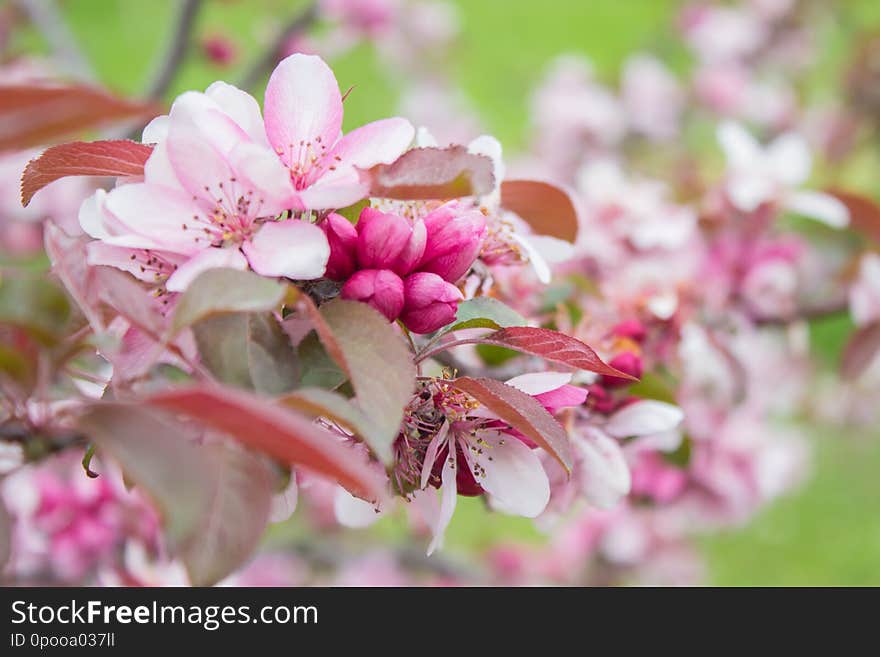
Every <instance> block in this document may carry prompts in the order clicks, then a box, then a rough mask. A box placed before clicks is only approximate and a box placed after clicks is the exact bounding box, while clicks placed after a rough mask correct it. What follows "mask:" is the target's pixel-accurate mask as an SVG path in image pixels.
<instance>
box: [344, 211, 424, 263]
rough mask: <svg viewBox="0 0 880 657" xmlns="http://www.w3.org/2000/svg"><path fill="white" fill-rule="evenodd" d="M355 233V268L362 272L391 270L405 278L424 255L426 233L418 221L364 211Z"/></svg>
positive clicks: (384, 213)
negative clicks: (367, 270) (356, 239)
mask: <svg viewBox="0 0 880 657" xmlns="http://www.w3.org/2000/svg"><path fill="white" fill-rule="evenodd" d="M357 233H358V241H357V258H358V264H359V265H360V266H361V267H362V268H364V269H390V270H391V271H393V272H395V273H396V274H398V275H399V276H406V275H407V274H409V273H410V272H411V271H412V270H413V269H415V268H416V265H418V264H419V262H420V261H421V259H422V255H423V254H424V253H425V242H426V239H427V231H426V230H425V225H424V223H423V222H422V221H421V220H420V219H419V220H417V221H415V222H413V221H410V220H409V219H406V218H404V217H399V216H397V215H396V214H389V213H386V212H380V211H379V210H376V209H374V208H364V209H363V210H362V211H361V215H360V218H359V219H358V224H357Z"/></svg>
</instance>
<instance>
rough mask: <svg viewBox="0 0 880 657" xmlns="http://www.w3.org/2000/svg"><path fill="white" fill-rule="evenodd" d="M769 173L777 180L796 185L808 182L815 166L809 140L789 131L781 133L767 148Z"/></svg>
mask: <svg viewBox="0 0 880 657" xmlns="http://www.w3.org/2000/svg"><path fill="white" fill-rule="evenodd" d="M765 155H766V158H767V166H768V168H769V171H768V173H769V174H770V175H772V176H773V177H774V178H775V179H776V180H779V181H781V182H783V183H785V184H786V185H789V186H791V187H795V186H797V185H801V184H803V183H804V182H806V180H807V178H809V177H810V169H812V168H813V157H812V155H811V154H810V147H809V146H808V145H807V140H806V139H804V138H803V137H802V136H801V135H798V134H795V133H793V132H787V133H785V134H783V135H780V136H779V137H777V138H776V139H775V140H773V143H771V144H770V145H769V146H768V147H767V150H766V153H765Z"/></svg>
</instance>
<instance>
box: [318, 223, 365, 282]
mask: <svg viewBox="0 0 880 657" xmlns="http://www.w3.org/2000/svg"><path fill="white" fill-rule="evenodd" d="M321 228H322V229H323V230H324V233H325V234H326V235H327V241H328V242H329V243H330V259H329V260H328V261H327V270H326V271H325V272H324V275H325V276H326V277H327V278H331V279H333V280H335V281H342V280H345V279H346V278H348V277H349V276H351V275H352V273H353V272H354V270H355V258H356V257H357V242H358V234H357V229H356V228H355V227H354V226H353V225H352V224H351V222H350V221H349V220H348V219H346V218H345V217H343V216H342V215H340V214H336V213H335V212H334V213H332V214H330V215H328V216H327V218H326V219H325V220H324V221H323V222H322V223H321Z"/></svg>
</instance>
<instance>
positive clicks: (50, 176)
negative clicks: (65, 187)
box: [21, 139, 153, 205]
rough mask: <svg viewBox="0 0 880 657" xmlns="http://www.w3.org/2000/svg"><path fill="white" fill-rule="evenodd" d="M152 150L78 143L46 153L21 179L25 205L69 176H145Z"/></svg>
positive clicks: (30, 164)
mask: <svg viewBox="0 0 880 657" xmlns="http://www.w3.org/2000/svg"><path fill="white" fill-rule="evenodd" d="M152 152H153V147H152V146H147V145H145V144H139V143H137V142H134V141H129V140H126V139H119V140H114V141H92V142H84V141H75V142H71V143H68V144H59V145H58V146H52V147H51V148H48V149H46V150H45V151H43V153H42V154H41V155H40V156H39V157H36V158H34V159H33V160H31V161H30V162H28V165H27V167H25V170H24V173H23V174H22V176H21V204H22V205H27V204H28V203H30V202H31V199H32V198H33V196H34V194H36V193H37V192H38V191H40V190H41V189H43V187H45V186H46V185H48V184H49V183H52V182H55V181H56V180H59V179H60V178H66V177H67V176H113V177H120V176H142V175H143V174H144V164H145V163H146V161H147V158H149V157H150V153H152Z"/></svg>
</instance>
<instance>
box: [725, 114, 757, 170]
mask: <svg viewBox="0 0 880 657" xmlns="http://www.w3.org/2000/svg"><path fill="white" fill-rule="evenodd" d="M717 137H718V143H719V144H721V150H723V151H724V157H726V158H727V163H728V165H729V167H730V168H731V169H735V170H749V169H751V168H753V167H754V166H755V163H757V162H758V161H759V160H760V159H761V157H762V155H763V154H762V153H761V145H760V144H759V143H758V142H757V141H756V140H755V138H754V137H752V135H751V134H749V132H748V131H747V130H746V129H745V128H743V127H742V126H741V125H740V124H739V123H734V122H733V121H725V122H723V123H722V124H721V125H720V126H718V131H717Z"/></svg>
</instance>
